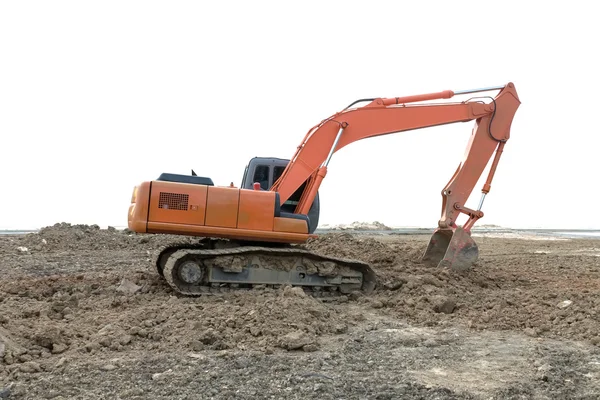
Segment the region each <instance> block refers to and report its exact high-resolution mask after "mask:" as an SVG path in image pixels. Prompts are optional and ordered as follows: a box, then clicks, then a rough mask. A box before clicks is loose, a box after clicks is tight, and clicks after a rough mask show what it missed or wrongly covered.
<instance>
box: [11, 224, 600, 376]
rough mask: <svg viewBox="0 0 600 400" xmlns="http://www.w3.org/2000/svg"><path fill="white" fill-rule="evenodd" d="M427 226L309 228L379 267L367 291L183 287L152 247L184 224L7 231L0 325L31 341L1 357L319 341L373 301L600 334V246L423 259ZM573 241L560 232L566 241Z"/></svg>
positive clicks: (275, 347) (34, 358)
mask: <svg viewBox="0 0 600 400" xmlns="http://www.w3.org/2000/svg"><path fill="white" fill-rule="evenodd" d="M427 239H428V238H427V237H417V238H415V237H413V238H409V237H406V236H403V237H395V236H389V237H387V239H385V240H384V238H382V237H364V236H354V235H351V234H349V233H330V234H325V235H321V236H319V237H318V238H315V239H311V240H309V241H308V243H307V244H306V245H305V247H306V248H308V249H310V250H313V251H315V252H317V253H321V254H327V255H332V256H337V257H342V258H353V259H359V260H362V261H366V262H368V263H370V264H371V265H372V268H373V269H374V270H375V272H376V273H377V276H378V280H379V286H378V288H377V290H376V291H375V293H374V294H373V295H371V296H368V297H366V296H358V295H355V294H353V295H352V296H349V298H348V297H341V298H340V299H338V300H336V301H335V302H333V303H324V302H322V301H321V300H319V299H315V298H312V297H308V296H306V295H305V294H304V292H302V291H300V290H299V289H292V288H284V289H281V290H269V289H263V290H257V289H255V290H252V291H247V292H242V291H240V292H227V293H222V294H217V295H214V296H208V297H200V298H189V297H181V296H177V295H174V293H173V292H172V291H171V290H170V289H169V287H168V285H166V283H165V282H164V281H163V280H162V279H161V278H160V277H159V276H158V274H157V273H156V271H155V270H154V265H153V259H152V254H153V252H154V254H155V253H156V252H155V250H156V249H158V248H159V247H161V246H162V245H163V244H166V243H168V242H171V241H173V240H176V241H181V240H186V238H182V237H177V236H168V235H136V234H131V233H130V232H123V231H117V230H114V229H110V228H109V229H100V228H98V227H97V226H87V225H69V224H57V225H55V226H52V227H47V228H44V229H42V230H41V231H40V232H39V233H37V234H30V235H25V236H22V237H13V238H1V239H0V252H1V253H2V254H4V256H3V257H2V261H3V262H2V263H1V265H0V269H1V271H2V273H3V276H4V277H5V279H3V280H0V308H1V311H2V312H1V313H0V325H1V326H2V327H3V328H4V329H5V330H6V332H7V334H8V335H10V336H11V338H12V339H11V340H13V341H14V342H15V343H17V344H18V345H19V346H22V348H23V349H25V350H23V351H16V352H15V351H13V350H10V349H8V350H7V349H6V348H5V349H4V350H3V352H4V353H5V354H4V358H3V359H4V362H5V364H6V365H8V366H9V367H8V368H9V369H11V368H17V367H16V366H18V365H21V364H23V363H27V362H37V363H41V364H43V362H44V360H45V359H46V358H52V357H51V356H52V355H54V354H63V353H73V354H89V353H105V352H108V353H110V352H113V351H117V352H119V351H126V350H136V349H140V350H153V349H162V350H164V351H170V350H179V351H200V350H203V349H209V350H210V349H212V350H217V349H254V350H260V351H262V352H273V351H283V350H300V351H302V350H304V351H314V350H316V349H318V348H319V347H320V346H322V342H321V340H320V338H322V337H323V336H324V335H331V334H340V333H343V332H345V331H346V330H348V329H349V328H351V327H352V326H353V325H355V324H360V323H361V321H363V320H364V319H365V318H366V316H368V315H373V314H378V315H385V316H386V317H392V318H395V319H399V320H405V321H409V322H411V323H413V324H416V325H421V326H423V325H425V326H434V325H442V326H444V325H451V324H460V325H462V326H467V327H470V328H473V329H476V330H483V329H501V330H517V331H521V332H524V333H526V334H528V335H530V336H551V337H568V338H571V339H586V340H589V341H591V342H593V343H600V337H599V336H598V330H597V322H596V321H597V319H598V318H599V317H600V313H599V311H600V299H597V297H594V296H590V294H591V293H594V291H597V287H598V281H599V279H598V276H597V275H598V267H600V266H599V265H598V261H599V260H600V258H598V257H591V256H589V257H588V256H583V255H578V256H576V257H571V258H569V257H567V256H565V255H552V254H545V253H535V252H534V251H533V250H531V249H530V250H527V248H526V247H524V246H525V244H523V243H524V242H523V241H520V242H511V241H504V240H499V239H482V240H481V241H480V249H481V253H482V254H483V256H482V258H481V259H480V261H479V262H478V264H477V265H476V267H475V268H474V269H473V270H472V271H469V272H466V273H462V274H459V273H450V272H448V271H445V270H440V269H437V268H431V267H428V266H426V265H424V264H422V263H421V262H420V261H419V259H420V257H421V254H422V253H423V250H424V249H425V246H426V243H427ZM187 240H194V238H187ZM569 243H570V242H566V243H561V244H560V246H562V248H564V250H563V252H564V253H565V254H567V253H568V252H569V251H571V250H570V249H571V248H570V247H569V246H571V245H570V244H569ZM17 246H23V247H29V248H30V249H28V250H27V251H19V250H16V249H17ZM36 246H39V247H36ZM519 246H522V247H519ZM554 246H557V245H554ZM573 246H575V245H573ZM528 251H529V253H527V252H528ZM495 254H498V256H495ZM578 254H579V253H578ZM592 263H595V264H592ZM516 266H518V268H517V267H516ZM566 273H568V274H569V282H568V284H567V283H564V276H565V274H566ZM565 300H568V301H565ZM5 347H6V346H5ZM13 347H14V346H13ZM41 364H40V365H41ZM11 365H15V367H10V366H11ZM19 368H20V367H19ZM24 368H25V367H24Z"/></svg>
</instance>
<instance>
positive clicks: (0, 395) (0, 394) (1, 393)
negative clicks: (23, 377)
mask: <svg viewBox="0 0 600 400" xmlns="http://www.w3.org/2000/svg"><path fill="white" fill-rule="evenodd" d="M9 397H10V386H7V387H5V388H4V389H0V399H8V398H9Z"/></svg>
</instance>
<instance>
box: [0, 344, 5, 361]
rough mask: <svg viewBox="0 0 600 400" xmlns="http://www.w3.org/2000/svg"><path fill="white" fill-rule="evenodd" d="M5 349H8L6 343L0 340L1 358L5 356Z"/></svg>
mask: <svg viewBox="0 0 600 400" xmlns="http://www.w3.org/2000/svg"><path fill="white" fill-rule="evenodd" d="M5 349H6V346H5V345H4V343H2V342H0V358H2V357H4V351H5Z"/></svg>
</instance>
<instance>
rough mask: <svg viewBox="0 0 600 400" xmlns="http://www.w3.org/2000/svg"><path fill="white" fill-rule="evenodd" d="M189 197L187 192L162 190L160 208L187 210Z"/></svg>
mask: <svg viewBox="0 0 600 400" xmlns="http://www.w3.org/2000/svg"><path fill="white" fill-rule="evenodd" d="M189 198H190V196H189V195H187V194H181V193H168V192H160V196H159V198H158V208H164V209H168V210H180V211H187V210H188V201H189Z"/></svg>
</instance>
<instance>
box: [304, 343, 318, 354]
mask: <svg viewBox="0 0 600 400" xmlns="http://www.w3.org/2000/svg"><path fill="white" fill-rule="evenodd" d="M302 350H304V351H306V352H307V353H308V352H313V351H317V350H319V346H317V345H316V344H315V343H310V344H306V345H304V346H302Z"/></svg>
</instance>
